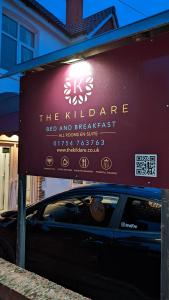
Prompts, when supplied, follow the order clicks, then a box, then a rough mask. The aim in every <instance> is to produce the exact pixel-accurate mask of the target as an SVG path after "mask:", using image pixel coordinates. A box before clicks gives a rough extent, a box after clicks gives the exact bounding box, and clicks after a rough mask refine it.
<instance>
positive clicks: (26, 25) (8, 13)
mask: <svg viewBox="0 0 169 300" xmlns="http://www.w3.org/2000/svg"><path fill="white" fill-rule="evenodd" d="M3 15H6V16H7V17H9V18H10V19H12V20H13V21H15V22H16V23H17V37H16V38H15V37H14V36H12V35H10V34H9V33H7V32H5V31H4V30H2V23H1V37H0V38H2V34H4V35H6V36H8V37H9V38H12V39H13V40H15V41H16V42H17V58H16V63H17V64H18V63H21V62H22V61H21V47H22V46H24V47H25V48H27V49H28V50H31V51H32V52H33V58H34V57H36V56H37V50H38V49H37V44H38V35H39V33H38V32H37V30H36V29H35V28H34V27H33V26H32V25H29V23H28V22H27V21H25V22H24V21H23V20H21V19H22V18H21V19H20V18H19V16H16V15H15V14H13V13H12V12H11V11H9V10H7V9H3V10H2V16H3ZM21 26H23V27H24V28H26V29H28V30H29V31H31V32H32V33H33V34H34V47H31V46H29V45H27V44H25V43H24V42H22V41H21V40H20V27H21ZM1 49H2V45H1ZM1 57H2V56H1ZM0 68H1V69H4V68H2V67H1V66H0Z"/></svg>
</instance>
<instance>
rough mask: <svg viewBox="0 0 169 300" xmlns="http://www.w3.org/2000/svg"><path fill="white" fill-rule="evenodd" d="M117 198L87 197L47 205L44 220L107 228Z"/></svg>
mask: <svg viewBox="0 0 169 300" xmlns="http://www.w3.org/2000/svg"><path fill="white" fill-rule="evenodd" d="M118 200H119V198H118V197H117V196H99V195H97V196H88V197H83V198H82V197H79V198H78V197H76V198H74V199H68V200H59V201H57V202H53V203H50V204H48V205H47V206H46V207H45V210H44V213H43V219H44V220H51V221H54V222H65V223H73V224H82V225H93V226H102V227H105V226H108V225H109V223H110V219H111V217H112V214H113V211H114V209H115V207H116V205H117V202H118Z"/></svg>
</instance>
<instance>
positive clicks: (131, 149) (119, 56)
mask: <svg viewBox="0 0 169 300" xmlns="http://www.w3.org/2000/svg"><path fill="white" fill-rule="evenodd" d="M168 49H169V39H168V35H162V36H161V37H158V38H156V39H155V40H154V41H143V42H139V43H135V44H132V45H129V46H125V47H121V48H118V49H114V50H111V51H109V52H105V53H103V54H99V55H97V56H95V57H92V58H89V59H87V60H84V61H80V62H77V63H75V64H71V65H66V64H63V65H61V66H59V67H58V68H57V69H53V70H48V71H43V72H39V73H35V74H29V75H27V76H25V77H23V78H22V82H21V92H22V93H21V131H20V153H19V155H20V156H19V173H20V174H29V175H37V176H46V177H58V178H72V179H80V180H83V179H84V180H92V181H101V182H113V183H121V184H133V185H142V186H156V187H165V188H166V187H167V188H168V187H169V176H168V175H167V174H168V173H167V172H168V169H169V138H168V132H169V121H168V120H169V75H168V74H169V52H168Z"/></svg>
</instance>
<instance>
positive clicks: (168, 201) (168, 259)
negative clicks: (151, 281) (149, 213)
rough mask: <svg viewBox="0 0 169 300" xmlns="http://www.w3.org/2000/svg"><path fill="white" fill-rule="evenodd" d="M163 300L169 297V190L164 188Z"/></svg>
mask: <svg viewBox="0 0 169 300" xmlns="http://www.w3.org/2000/svg"><path fill="white" fill-rule="evenodd" d="M162 193H163V196H162V212H161V300H168V299H169V190H168V189H167V190H162Z"/></svg>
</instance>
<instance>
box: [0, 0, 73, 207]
mask: <svg viewBox="0 0 169 300" xmlns="http://www.w3.org/2000/svg"><path fill="white" fill-rule="evenodd" d="M3 13H4V14H5V15H7V16H8V17H10V18H11V19H13V20H15V21H16V22H19V23H20V24H21V25H23V26H24V27H26V28H28V29H29V30H31V31H33V32H34V33H35V53H34V54H35V56H39V55H43V54H46V53H49V52H52V51H54V50H57V49H60V48H63V47H66V46H68V45H69V43H70V40H69V39H68V38H67V37H66V36H65V35H64V34H63V33H62V32H60V31H59V30H58V29H57V27H55V26H53V25H52V24H50V23H49V22H48V21H46V20H45V19H44V18H43V17H41V16H40V15H38V14H37V13H36V12H35V11H33V10H32V9H30V8H29V7H27V6H25V5H24V4H23V3H22V2H21V1H19V0H13V1H11V0H0V32H1V33H2V14H3ZM0 50H2V47H1V37H0ZM0 57H1V55H0ZM0 66H1V65H0ZM6 72H7V70H5V69H2V68H1V67H0V75H1V74H4V73H6ZM19 80H20V76H19V75H15V76H12V77H11V78H7V79H2V80H0V93H4V92H15V93H18V94H19V90H20V86H19ZM7 142H9V143H10V142H11V138H9V137H7V136H5V138H1V147H3V144H4V145H5V143H7ZM17 143H18V142H17V141H15V143H14V146H12V147H13V148H10V149H11V151H10V174H9V193H8V194H9V195H8V203H7V205H5V207H4V209H7V208H8V209H11V208H15V206H16V200H15V199H13V198H12V197H15V198H16V197H17V193H16V191H15V196H14V194H12V192H13V188H14V185H15V188H16V180H17V154H16V147H17ZM28 181H29V182H28V191H27V194H28V197H27V198H30V202H32V199H33V201H36V200H37V198H38V194H39V191H37V190H38V189H39V186H41V185H39V180H38V179H37V178H34V177H32V178H28ZM70 187H71V180H62V179H53V178H44V180H43V184H42V188H43V189H44V193H42V194H43V195H44V197H47V196H50V195H52V194H55V193H58V192H61V191H64V190H67V189H68V188H70ZM30 188H31V189H32V190H30ZM11 195H12V196H11ZM11 199H13V200H11ZM7 206H8V207H7Z"/></svg>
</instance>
